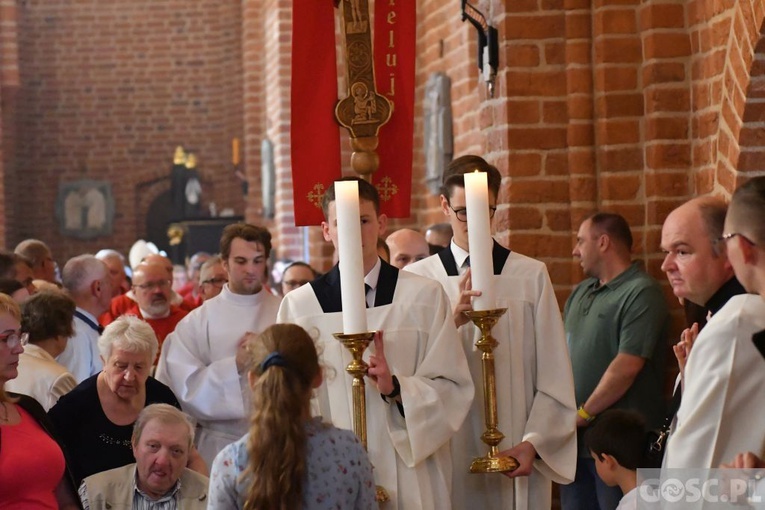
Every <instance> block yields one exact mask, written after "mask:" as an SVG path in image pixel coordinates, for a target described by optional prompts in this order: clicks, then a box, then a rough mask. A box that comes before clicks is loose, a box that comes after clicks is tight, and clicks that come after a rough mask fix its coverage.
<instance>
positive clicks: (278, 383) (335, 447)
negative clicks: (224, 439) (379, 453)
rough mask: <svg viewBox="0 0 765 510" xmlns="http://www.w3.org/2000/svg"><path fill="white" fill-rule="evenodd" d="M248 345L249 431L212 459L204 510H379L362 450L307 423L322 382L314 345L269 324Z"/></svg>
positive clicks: (288, 327)
mask: <svg viewBox="0 0 765 510" xmlns="http://www.w3.org/2000/svg"><path fill="white" fill-rule="evenodd" d="M246 342H247V350H248V352H249V353H250V366H249V367H248V370H247V378H248V382H249V384H250V388H251V389H252V398H251V402H252V422H251V425H250V431H249V432H248V433H247V434H246V435H245V436H244V437H242V438H241V439H240V440H239V441H237V442H235V443H233V444H231V445H229V446H227V447H226V448H224V449H223V450H222V451H221V452H220V453H219V454H218V455H217V456H216V457H215V461H214V462H213V467H212V473H211V475H210V493H209V505H208V510H209V509H215V510H218V509H220V510H223V509H245V510H299V509H305V510H308V509H311V510H314V509H316V510H319V509H337V508H343V509H349V510H352V509H364V510H367V509H372V508H376V507H377V504H376V503H375V499H374V496H375V484H374V479H373V477H372V467H371V465H370V463H369V459H368V458H367V454H366V452H365V451H364V449H363V447H362V446H361V443H360V442H359V441H358V439H357V438H356V436H355V435H354V434H353V433H352V432H350V431H347V430H341V429H338V428H335V427H333V426H331V425H329V424H325V423H322V421H321V419H320V418H312V417H311V411H310V401H311V394H312V391H313V389H314V388H317V387H319V386H320V385H321V382H322V374H321V367H320V366H319V359H318V355H317V353H316V347H315V346H314V343H313V339H311V337H310V336H309V335H308V333H306V331H305V330H304V329H303V328H301V327H300V326H297V325H295V324H274V325H273V326H271V327H269V328H268V329H266V330H265V331H263V332H262V333H261V334H260V335H255V334H253V333H250V334H248V335H247V338H246Z"/></svg>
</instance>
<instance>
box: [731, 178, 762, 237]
mask: <svg viewBox="0 0 765 510" xmlns="http://www.w3.org/2000/svg"><path fill="white" fill-rule="evenodd" d="M728 215H729V216H730V219H731V220H732V221H733V222H734V224H735V227H736V228H746V234H747V235H749V236H751V238H752V241H753V242H754V243H755V244H757V245H762V244H763V243H765V225H763V221H762V218H763V215H765V176H760V177H752V178H751V179H749V180H748V181H746V182H745V183H744V184H742V185H741V186H739V188H738V189H737V190H736V191H735V192H734V193H733V197H732V198H731V202H730V207H729V208H728ZM753 218H760V219H759V220H753ZM721 235H722V234H721Z"/></svg>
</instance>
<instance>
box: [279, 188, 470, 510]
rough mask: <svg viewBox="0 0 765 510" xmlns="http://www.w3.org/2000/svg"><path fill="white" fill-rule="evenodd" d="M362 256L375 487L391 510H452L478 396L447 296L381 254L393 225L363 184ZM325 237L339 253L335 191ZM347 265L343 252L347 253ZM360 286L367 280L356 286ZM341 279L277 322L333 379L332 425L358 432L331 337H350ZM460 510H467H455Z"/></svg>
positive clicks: (288, 300)
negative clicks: (457, 462) (290, 329)
mask: <svg viewBox="0 0 765 510" xmlns="http://www.w3.org/2000/svg"><path fill="white" fill-rule="evenodd" d="M358 185H359V198H360V219H361V240H362V246H361V247H360V248H359V249H360V250H361V252H362V253H361V257H362V259H363V266H364V274H365V276H364V283H365V284H366V285H368V286H369V287H370V288H369V290H368V291H367V294H366V300H367V305H368V307H369V308H368V309H367V310H366V313H367V322H368V328H369V329H370V330H379V331H381V332H382V333H380V334H378V335H377V337H376V338H375V341H374V344H371V345H370V346H369V348H368V349H367V353H366V354H365V356H364V358H365V359H368V363H369V373H368V377H367V386H366V407H367V437H368V450H369V458H370V460H371V461H372V464H373V465H374V470H375V471H374V472H375V481H376V483H377V484H378V485H382V486H383V487H384V488H385V489H386V490H387V491H388V493H389V495H390V498H391V500H390V502H388V503H386V506H385V508H387V509H389V510H410V509H428V510H444V509H445V510H448V509H450V508H452V503H451V477H452V460H451V453H450V451H449V450H450V449H449V440H450V439H451V438H452V436H453V435H454V433H455V432H456V431H457V430H458V429H459V428H460V426H461V425H462V422H463V420H464V419H465V416H466V414H467V411H468V409H469V408H470V402H471V400H472V398H473V382H472V380H471V378H470V371H469V369H468V366H467V361H466V360H465V354H464V353H463V351H462V348H461V347H460V345H459V340H458V338H457V331H456V329H455V327H454V322H453V321H452V320H451V310H450V307H449V298H448V297H447V296H446V294H445V293H444V291H443V289H442V288H441V286H440V285H439V284H438V282H434V281H432V280H429V279H427V278H422V277H420V276H417V275H414V274H411V273H404V272H400V271H399V270H398V269H397V268H395V267H393V266H391V265H389V264H387V263H385V262H383V261H382V260H381V259H380V258H379V256H378V255H377V239H378V237H379V236H380V235H381V234H382V233H383V232H384V230H385V224H386V221H387V219H386V217H385V215H380V213H379V207H380V202H379V197H378V194H377V190H376V189H375V187H374V186H372V185H371V184H369V183H368V182H366V181H363V180H358ZM322 206H323V209H324V217H325V219H326V221H324V222H322V228H323V231H324V238H325V239H326V240H327V241H332V244H334V245H335V248H337V247H338V229H337V210H336V204H335V185H334V184H333V185H332V186H331V187H330V188H329V189H328V190H327V192H326V193H325V195H324V200H323V203H322ZM340 257H341V258H342V257H343V253H340ZM359 283H360V282H359ZM342 316H343V313H342V302H341V293H340V272H339V268H338V266H337V265H336V266H335V267H333V268H332V269H331V270H330V271H329V272H328V273H327V274H325V275H323V276H321V277H319V278H317V279H316V280H314V281H313V282H311V283H310V284H309V285H304V286H302V287H300V288H299V289H296V290H294V291H292V292H290V293H289V294H287V295H286V296H285V297H284V300H283V301H282V305H281V307H280V309H279V316H278V321H279V322H294V323H296V324H299V325H300V326H302V327H303V328H305V329H306V330H307V331H309V332H312V331H313V332H314V334H315V335H316V336H317V344H318V347H319V352H320V354H321V355H322V358H323V363H324V365H325V366H327V367H331V370H332V371H333V372H334V375H333V376H328V377H326V378H325V382H324V384H323V385H322V386H321V387H320V388H319V389H318V390H317V395H316V402H315V404H317V405H318V409H319V411H320V413H321V415H322V416H323V417H324V419H325V420H327V421H331V422H332V424H333V425H335V426H336V427H340V428H347V429H350V428H352V425H353V406H352V398H351V383H352V379H351V376H350V375H348V374H347V373H346V372H345V367H346V365H348V363H349V362H350V361H351V359H352V358H351V355H350V353H349V352H348V350H347V349H346V348H345V347H343V346H342V344H340V342H339V341H338V340H336V339H335V338H334V337H333V336H332V334H333V333H340V332H343V317H342ZM454 508H461V507H458V506H456V507H454Z"/></svg>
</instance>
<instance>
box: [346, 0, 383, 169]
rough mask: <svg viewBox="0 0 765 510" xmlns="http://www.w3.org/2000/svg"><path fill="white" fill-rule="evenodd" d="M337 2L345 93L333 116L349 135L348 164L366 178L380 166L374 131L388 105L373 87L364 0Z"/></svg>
mask: <svg viewBox="0 0 765 510" xmlns="http://www.w3.org/2000/svg"><path fill="white" fill-rule="evenodd" d="M338 4H340V5H339V6H340V19H341V24H342V29H343V36H344V45H343V49H344V51H345V64H346V70H347V78H348V89H347V96H346V97H345V99H342V100H340V101H339V102H338V103H337V106H336V107H335V118H337V121H338V122H339V123H340V125H341V126H343V127H344V128H346V129H347V130H348V132H349V133H350V135H351V140H350V141H351V148H352V149H353V154H352V155H351V167H352V168H353V170H354V171H355V172H356V173H357V174H359V176H360V177H361V178H363V179H365V180H367V181H370V180H371V177H372V174H373V173H374V172H375V170H377V168H378V167H379V166H380V158H379V157H378V155H377V153H376V152H375V151H376V150H377V143H378V138H377V134H378V132H379V130H380V126H382V125H383V124H385V123H386V122H388V120H390V115H391V110H392V106H391V103H390V101H389V100H388V98H386V97H385V96H382V95H380V94H378V93H377V90H376V89H375V70H374V58H373V53H372V24H371V23H370V20H369V1H368V0H336V1H335V5H336V6H337V5H338Z"/></svg>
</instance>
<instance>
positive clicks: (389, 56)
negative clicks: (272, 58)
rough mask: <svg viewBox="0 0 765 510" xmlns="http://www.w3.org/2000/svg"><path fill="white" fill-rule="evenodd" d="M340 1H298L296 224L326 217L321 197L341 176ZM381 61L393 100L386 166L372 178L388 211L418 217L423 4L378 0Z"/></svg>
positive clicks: (383, 136)
mask: <svg viewBox="0 0 765 510" xmlns="http://www.w3.org/2000/svg"><path fill="white" fill-rule="evenodd" d="M333 5H334V2H333V1H332V0H318V1H317V0H295V1H294V3H293V7H292V28H293V38H292V91H291V112H292V113H291V116H292V119H291V124H290V126H291V127H290V133H291V148H292V149H291V151H292V190H293V200H294V205H295V224H296V225H318V224H320V223H321V221H322V220H323V215H322V212H321V207H320V205H321V195H322V194H323V193H324V190H325V189H326V187H327V186H329V185H330V184H331V183H332V182H333V181H334V180H336V179H337V178H339V177H340V175H341V170H340V168H341V163H340V141H339V132H338V127H337V123H336V121H335V115H334V108H335V104H336V103H337V99H338V98H337V64H336V61H337V59H336V55H335V33H334V16H335V9H334V7H333ZM374 19H375V24H374V34H373V37H374V45H373V47H374V53H375V57H374V62H375V81H376V83H375V87H376V88H377V93H378V94H380V95H384V96H385V97H387V98H388V99H389V100H390V101H391V103H392V104H393V112H392V115H391V118H390V120H389V121H388V123H387V124H385V125H384V126H382V127H381V128H380V132H379V146H378V149H377V153H378V155H379V156H380V168H379V169H378V170H377V172H375V173H374V174H373V176H372V183H373V184H374V185H375V186H376V187H377V190H378V191H379V192H380V203H381V208H382V212H383V213H385V214H387V215H388V216H391V217H394V218H405V217H408V216H409V215H410V205H411V194H412V146H413V135H414V65H415V46H416V33H417V31H416V25H417V19H416V6H415V2H414V1H413V0H398V1H396V0H378V1H377V2H375V17H374Z"/></svg>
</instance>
